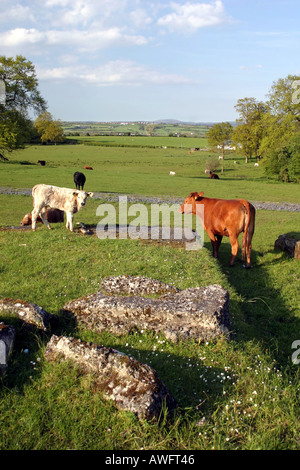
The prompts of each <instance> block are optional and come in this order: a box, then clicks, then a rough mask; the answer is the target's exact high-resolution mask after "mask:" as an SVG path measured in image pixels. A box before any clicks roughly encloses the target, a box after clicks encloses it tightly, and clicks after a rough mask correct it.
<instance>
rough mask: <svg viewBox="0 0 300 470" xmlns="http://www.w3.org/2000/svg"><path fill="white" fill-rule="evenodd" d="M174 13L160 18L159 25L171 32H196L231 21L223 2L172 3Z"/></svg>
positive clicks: (217, 0) (218, 0)
mask: <svg viewBox="0 0 300 470" xmlns="http://www.w3.org/2000/svg"><path fill="white" fill-rule="evenodd" d="M171 6H172V8H173V10H174V11H173V13H169V14H167V15H165V16H163V17H161V18H159V20H158V22H157V24H158V25H159V26H163V27H166V28H168V29H169V30H170V31H173V32H174V31H185V32H194V31H197V30H198V29H199V28H204V27H207V26H217V25H220V24H223V23H227V22H228V21H230V18H229V17H228V16H227V15H226V14H225V10H224V6H223V3H222V1H221V0H216V1H214V2H212V3H190V2H187V3H185V4H183V5H182V4H180V3H172V4H171Z"/></svg>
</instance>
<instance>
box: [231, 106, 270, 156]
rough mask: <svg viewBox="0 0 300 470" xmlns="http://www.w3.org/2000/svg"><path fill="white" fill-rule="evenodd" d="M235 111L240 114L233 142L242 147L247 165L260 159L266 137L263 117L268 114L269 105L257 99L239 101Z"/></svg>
mask: <svg viewBox="0 0 300 470" xmlns="http://www.w3.org/2000/svg"><path fill="white" fill-rule="evenodd" d="M235 109H236V110H237V112H238V113H239V119H237V127H236V128H235V130H234V133H233V140H234V142H235V143H239V144H240V145H241V146H242V149H243V152H244V153H245V157H246V163H248V161H249V158H251V157H253V156H255V157H256V158H258V157H260V144H261V140H262V138H263V135H264V127H263V124H262V119H263V116H264V115H265V114H266V113H267V112H268V109H269V107H268V105H267V104H266V103H263V102H262V101H257V100H256V99H255V98H244V99H240V100H238V102H237V104H236V106H235Z"/></svg>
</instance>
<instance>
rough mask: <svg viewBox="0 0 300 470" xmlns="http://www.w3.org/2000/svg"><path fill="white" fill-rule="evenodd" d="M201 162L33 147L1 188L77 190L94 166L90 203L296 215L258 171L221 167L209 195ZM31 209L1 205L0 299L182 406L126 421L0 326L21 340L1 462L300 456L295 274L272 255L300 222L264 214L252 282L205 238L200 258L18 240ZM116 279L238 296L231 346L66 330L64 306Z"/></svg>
mask: <svg viewBox="0 0 300 470" xmlns="http://www.w3.org/2000/svg"><path fill="white" fill-rule="evenodd" d="M203 153H204V152H203ZM206 158H207V155H206V154H205V155H204V154H202V152H201V153H200V152H199V153H195V154H192V155H190V154H189V153H188V151H186V150H184V149H181V148H175V149H159V148H157V149H152V148H137V149H134V148H132V147H126V148H125V147H109V148H108V147H96V146H95V147H94V146H88V145H64V146H49V147H48V146H33V147H28V148H27V149H25V150H24V151H18V152H15V153H14V154H12V155H11V156H10V157H9V162H7V163H0V176H1V186H2V187H6V188H13V189H20V188H31V187H32V186H33V185H34V184H37V183H48V184H56V185H59V186H65V187H68V186H69V187H73V173H74V171H76V170H78V171H80V170H83V166H84V165H86V164H87V165H91V166H92V167H93V168H94V170H93V171H90V172H87V171H86V172H85V174H86V176H87V183H86V188H85V189H87V190H88V191H94V192H97V191H98V192H108V193H121V194H140V195H147V196H171V197H172V196H175V197H179V198H181V197H182V198H184V197H185V196H186V195H187V194H188V193H189V192H191V191H194V190H204V192H205V193H207V195H210V196H217V197H246V198H248V199H251V200H256V201H285V202H299V199H300V198H299V196H300V193H299V185H292V184H283V183H277V182H275V181H272V180H268V179H266V177H265V175H264V172H263V168H262V167H261V166H259V167H258V168H255V167H254V165H253V163H250V164H248V165H246V164H245V163H244V162H243V158H242V156H238V155H235V154H233V155H228V156H227V157H226V160H225V164H224V169H225V171H224V173H223V175H222V174H221V173H220V172H219V174H220V178H221V179H220V180H219V181H210V180H209V179H208V178H207V177H206V175H205V174H204V169H205V160H206ZM39 159H40V160H46V162H47V164H46V166H45V167H40V166H38V165H36V162H37V160H39ZM234 161H238V162H239V164H234V163H233V162H234ZM24 162H26V163H27V164H24ZM169 171H175V172H176V176H174V177H171V176H169ZM104 202H106V201H104V200H101V199H90V200H88V202H87V205H86V207H84V208H83V209H82V210H81V211H80V212H79V213H78V214H76V215H75V217H74V222H75V223H74V226H75V227H76V222H77V221H81V222H84V223H85V224H86V225H87V226H95V225H96V224H97V223H98V221H99V217H97V215H96V211H97V207H98V206H99V204H103V203H104ZM31 207H32V198H31V196H25V195H23V196H22V195H17V194H0V250H1V257H0V297H11V298H14V299H16V298H19V299H24V300H28V301H30V302H34V303H37V304H38V305H40V306H42V307H43V308H44V309H45V310H47V311H48V312H50V313H52V314H57V315H58V316H59V319H60V322H59V325H58V327H57V330H56V331H55V333H56V334H58V335H59V334H63V335H69V336H74V337H78V338H81V339H82V340H84V341H92V342H94V343H96V344H99V345H105V346H110V347H114V348H116V349H117V350H119V351H122V352H124V353H126V354H129V355H132V356H133V357H135V358H136V359H138V360H140V361H141V362H145V363H147V364H149V365H151V366H152V367H153V368H154V369H155V370H156V371H157V372H158V375H159V377H160V378H161V379H162V380H163V382H164V383H165V384H166V385H167V387H168V388H169V390H170V391H171V393H172V394H173V395H174V397H175V398H176V400H177V401H178V405H179V406H178V410H177V411H176V413H175V415H174V416H173V417H169V416H168V415H167V414H166V413H164V414H163V416H162V419H161V421H160V422H155V421H151V422H148V421H138V420H137V418H136V417H135V416H134V415H133V414H132V413H129V412H124V411H118V410H117V409H116V407H115V406H114V404H113V403H112V402H109V401H106V400H104V399H103V397H102V395H101V393H99V392H97V391H95V388H94V386H93V378H92V377H91V376H86V375H83V374H82V373H81V372H80V371H79V370H77V369H76V368H75V367H73V366H72V364H70V363H66V364H55V363H47V362H46V361H45V360H44V357H43V354H44V350H45V347H46V344H47V342H48V340H49V338H50V335H48V334H44V333H43V334H42V333H40V332H38V331H37V330H34V329H32V330H30V329H29V330H28V329H27V328H25V327H24V326H23V325H22V324H21V323H20V322H19V321H17V320H16V319H14V318H9V317H8V316H7V314H5V312H2V313H1V312H0V320H2V321H5V322H7V323H8V322H13V324H14V326H15V328H16V330H17V333H18V334H17V339H16V342H15V345H14V349H13V353H12V356H11V360H10V365H9V369H8V371H7V373H6V375H5V376H4V377H2V378H1V379H0V409H1V413H0V449H1V450H4V449H11V450H42V449H43V450H46V449H49V450H56V449H58V450H64V449H69V450H70V449H77V450H87V449H94V450H101V449H102V450H139V449H145V450H148V449H151V450H162V449H163V450H170V451H175V450H183V451H184V450H193V451H194V450H195V451H196V450H212V449H214V450H281V449H282V450H287V449H291V450H296V449H299V444H300V441H299V435H300V433H299V432H300V425H299V423H300V421H299V392H300V386H299V377H300V375H299V371H300V369H299V368H300V365H299V364H293V362H292V354H293V352H294V350H293V348H292V343H293V342H294V341H296V340H300V308H299V306H300V294H299V281H300V263H299V260H295V259H292V258H290V257H289V256H288V255H287V254H286V253H283V252H280V251H278V250H275V249H274V242H275V240H276V238H277V237H278V236H279V235H280V234H282V233H294V234H295V233H296V234H299V231H300V230H299V227H300V213H299V212H295V213H293V212H284V211H280V212H276V211H265V210H259V211H257V216H256V231H255V234H254V238H253V256H252V261H253V269H251V270H245V269H243V267H242V263H241V260H240V255H239V257H238V258H239V259H238V261H237V263H236V265H235V266H234V267H233V268H229V266H228V260H229V255H230V244H229V241H228V239H226V238H224V239H223V242H222V245H221V250H220V259H218V260H215V259H214V258H213V257H212V256H211V247H210V242H209V240H208V237H207V236H206V235H205V240H204V242H205V243H204V248H203V249H201V250H196V251H189V250H186V249H185V247H184V246H183V245H176V244H172V243H170V242H165V243H158V242H155V241H151V240H145V241H142V240H130V239H127V240H118V239H106V240H100V239H98V238H97V237H96V236H94V235H93V236H84V235H82V234H80V233H79V232H78V231H77V230H76V229H75V231H74V233H70V232H67V231H66V228H65V226H64V224H53V226H52V230H51V231H49V230H47V229H46V227H45V226H43V225H38V228H37V231H36V232H32V231H31V230H30V228H29V229H26V230H18V229H12V228H11V226H18V225H19V223H20V220H21V218H22V216H23V215H24V213H25V212H29V211H30V210H31ZM114 207H115V208H116V210H117V208H118V204H117V203H115V204H114ZM147 207H149V206H147ZM121 274H127V275H142V276H147V277H152V278H155V279H159V280H161V281H163V282H166V283H168V284H172V285H175V286H177V287H179V288H181V289H185V288H188V287H195V286H202V285H208V284H214V283H216V284H220V285H221V286H223V287H224V288H225V289H227V290H228V292H229V295H230V318H231V328H232V335H231V340H230V341H228V340H225V339H222V338H220V339H218V340H216V341H213V342H210V343H198V342H195V341H188V342H179V343H176V344H174V343H171V342H170V341H168V340H166V339H165V338H164V336H163V335H153V334H152V333H151V332H147V331H143V332H142V331H138V330H137V331H136V332H133V333H131V334H127V335H124V336H121V337H117V336H114V335H112V334H110V333H109V332H105V333H103V334H101V335H97V334H95V332H92V331H87V330H81V329H79V328H76V327H75V326H74V325H73V324H70V322H68V321H66V319H65V318H64V317H63V315H62V313H61V309H62V307H63V306H64V304H65V303H66V302H68V301H70V300H72V299H75V298H78V297H80V296H84V295H87V294H90V293H93V292H96V291H97V289H98V288H99V285H100V283H101V281H102V279H104V278H105V277H106V276H117V275H121ZM26 350H28V353H27V354H26V353H25V351H26ZM299 359H300V353H299Z"/></svg>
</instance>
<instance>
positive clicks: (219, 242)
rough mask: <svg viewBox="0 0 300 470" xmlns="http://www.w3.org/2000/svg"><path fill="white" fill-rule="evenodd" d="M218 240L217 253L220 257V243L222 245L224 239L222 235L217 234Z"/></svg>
mask: <svg viewBox="0 0 300 470" xmlns="http://www.w3.org/2000/svg"><path fill="white" fill-rule="evenodd" d="M216 238H217V240H216V253H217V256H216V258H219V248H220V245H221V241H222V238H223V237H222V235H217V236H216Z"/></svg>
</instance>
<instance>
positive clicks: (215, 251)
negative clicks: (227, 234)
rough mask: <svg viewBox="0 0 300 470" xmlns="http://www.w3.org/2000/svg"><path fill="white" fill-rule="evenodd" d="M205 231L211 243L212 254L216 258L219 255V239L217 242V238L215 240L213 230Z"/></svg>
mask: <svg viewBox="0 0 300 470" xmlns="http://www.w3.org/2000/svg"><path fill="white" fill-rule="evenodd" d="M206 231H207V235H208V236H209V238H210V241H211V244H212V248H213V256H214V258H218V257H219V246H220V243H221V241H220V242H219V241H218V239H217V240H216V235H215V234H214V233H213V232H211V231H210V230H206ZM221 240H222V238H221Z"/></svg>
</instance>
